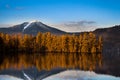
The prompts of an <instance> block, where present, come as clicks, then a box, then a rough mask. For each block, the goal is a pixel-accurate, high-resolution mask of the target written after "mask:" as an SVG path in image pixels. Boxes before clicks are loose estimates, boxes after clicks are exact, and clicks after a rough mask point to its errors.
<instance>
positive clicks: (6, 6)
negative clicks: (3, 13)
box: [5, 4, 24, 10]
mask: <svg viewBox="0 0 120 80" xmlns="http://www.w3.org/2000/svg"><path fill="white" fill-rule="evenodd" d="M5 8H7V9H15V10H23V9H24V7H22V6H16V7H11V6H10V5H9V4H6V5H5Z"/></svg>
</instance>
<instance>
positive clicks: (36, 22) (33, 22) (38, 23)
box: [23, 20, 49, 32]
mask: <svg viewBox="0 0 120 80" xmlns="http://www.w3.org/2000/svg"><path fill="white" fill-rule="evenodd" d="M33 25H37V26H40V27H41V28H45V29H47V30H48V29H49V28H48V27H46V25H45V24H43V23H42V22H40V21H37V20H33V21H30V22H27V25H25V26H24V28H23V32H24V30H25V29H27V28H28V27H32V26H33Z"/></svg>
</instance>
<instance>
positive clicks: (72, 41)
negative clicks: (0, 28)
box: [0, 32, 103, 54]
mask: <svg viewBox="0 0 120 80" xmlns="http://www.w3.org/2000/svg"><path fill="white" fill-rule="evenodd" d="M102 45H103V44H102V37H101V36H99V37H98V38H97V37H96V35H95V34H93V33H92V32H89V33H84V34H80V35H74V34H73V35H69V34H65V35H53V34H51V33H49V32H47V33H40V32H39V33H38V34H37V35H36V36H32V35H27V34H25V35H22V34H12V35H9V34H3V33H0V53H9V54H10V52H11V53H18V52H25V53H32V52H79V53H83V52H86V53H99V52H102Z"/></svg>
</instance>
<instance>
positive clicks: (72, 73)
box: [0, 68, 120, 80]
mask: <svg viewBox="0 0 120 80" xmlns="http://www.w3.org/2000/svg"><path fill="white" fill-rule="evenodd" d="M31 69H32V68H31ZM26 70H27V69H26ZM32 70H34V69H32ZM19 72H20V73H21V72H22V71H19ZM28 72H29V69H28ZM35 74H39V75H37V77H36V78H34V77H33V78H30V79H27V78H25V76H19V77H18V76H15V75H14V74H13V75H9V74H8V75H0V80H1V79H2V80H71V79H72V80H78V79H79V80H120V77H114V76H110V75H103V74H102V75H101V74H96V73H95V72H92V71H81V70H65V69H55V70H50V71H43V72H42V71H40V72H38V71H37V72H36V70H35ZM17 75H19V73H17ZM28 75H32V74H27V73H26V76H28ZM13 76H15V77H13Z"/></svg>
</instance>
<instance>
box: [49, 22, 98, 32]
mask: <svg viewBox="0 0 120 80" xmlns="http://www.w3.org/2000/svg"><path fill="white" fill-rule="evenodd" d="M96 24H97V23H96V22H95V21H85V20H83V21H69V22H63V23H59V24H52V25H51V26H54V27H55V28H59V29H61V30H64V31H67V32H82V31H92V30H94V29H96V27H97V26H96Z"/></svg>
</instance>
